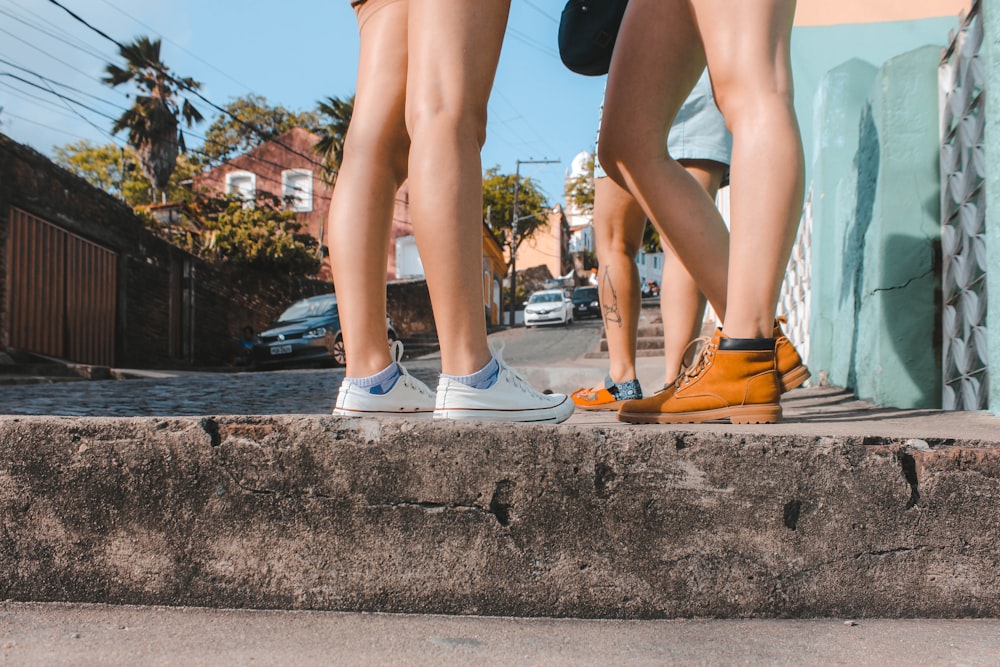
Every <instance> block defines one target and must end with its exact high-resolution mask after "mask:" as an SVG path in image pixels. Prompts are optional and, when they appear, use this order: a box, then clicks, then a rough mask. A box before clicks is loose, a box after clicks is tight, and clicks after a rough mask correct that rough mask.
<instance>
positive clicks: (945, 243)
mask: <svg viewBox="0 0 1000 667" xmlns="http://www.w3.org/2000/svg"><path fill="white" fill-rule="evenodd" d="M980 4H981V3H980V0H974V2H973V3H972V8H971V10H970V11H969V14H968V15H967V16H965V17H963V19H962V21H961V25H960V27H959V30H958V32H957V33H956V34H954V35H953V36H952V39H951V40H950V42H951V43H950V44H949V46H948V48H947V49H946V50H945V51H944V55H943V57H942V60H941V65H940V67H939V69H938V81H939V84H940V90H941V104H940V114H941V218H942V227H941V249H942V258H943V281H944V285H943V305H944V308H943V315H942V317H943V322H942V332H943V336H942V338H943V340H942V364H941V365H942V372H943V375H944V377H943V380H944V389H943V394H944V395H943V396H942V406H943V407H944V408H945V409H946V410H984V409H986V407H987V404H988V400H989V396H988V390H989V382H988V373H989V370H988V364H987V357H988V348H987V340H988V339H987V335H986V303H987V295H986V263H987V258H986V234H985V223H986V198H985V191H984V187H983V179H984V176H985V173H986V171H985V170H986V159H985V158H986V155H985V151H984V148H983V127H984V125H985V120H986V118H985V113H984V108H983V105H984V102H985V99H986V94H985V91H984V85H983V84H984V78H985V77H984V60H983V58H982V57H981V56H980V46H981V44H982V42H983V22H982V14H981V11H980Z"/></svg>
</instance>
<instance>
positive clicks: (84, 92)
mask: <svg viewBox="0 0 1000 667" xmlns="http://www.w3.org/2000/svg"><path fill="white" fill-rule="evenodd" d="M0 63H4V64H6V65H10V66H11V67H16V68H17V69H19V70H21V71H22V72H27V73H28V74H31V75H32V76H36V77H38V78H39V79H41V80H42V81H45V82H47V83H51V84H54V85H56V86H59V87H60V88H65V89H67V90H72V91H73V92H75V93H80V94H81V95H86V96H87V97H90V98H93V99H95V100H97V101H98V102H103V103H104V104H107V105H108V106H113V107H115V108H116V109H118V110H119V111H126V109H125V108H124V107H120V106H118V105H117V104H116V103H114V102H109V101H108V100H106V99H104V98H103V97H99V96H97V95H94V94H92V93H88V92H87V91H85V90H80V89H79V88H74V87H73V86H70V85H68V84H65V83H60V82H59V81H56V80H55V79H50V78H49V77H47V76H45V75H43V74H39V73H38V72H36V71H34V70H32V69H29V68H27V67H24V66H23V65H18V64H17V63H15V62H12V61H10V60H7V59H6V58H2V57H0Z"/></svg>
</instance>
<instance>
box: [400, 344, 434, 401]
mask: <svg viewBox="0 0 1000 667" xmlns="http://www.w3.org/2000/svg"><path fill="white" fill-rule="evenodd" d="M389 354H390V355H391V356H392V359H393V361H395V362H396V367H397V368H399V380H397V382H402V383H403V384H405V385H406V386H407V387H409V388H410V389H415V390H417V391H418V392H420V393H421V394H423V395H424V396H426V397H427V398H434V392H432V391H431V390H430V388H429V387H428V386H427V385H425V384H424V383H423V382H420V381H419V380H417V379H416V378H415V377H413V376H412V375H410V372H409V371H408V370H406V366H404V365H403V364H401V363H400V362H401V361H402V359H403V343H402V341H399V340H394V341H392V344H391V345H390V346H389Z"/></svg>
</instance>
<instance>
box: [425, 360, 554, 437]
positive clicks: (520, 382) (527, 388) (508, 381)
mask: <svg viewBox="0 0 1000 667" xmlns="http://www.w3.org/2000/svg"><path fill="white" fill-rule="evenodd" d="M490 349H491V351H492V352H493V358H494V359H496V360H497V363H498V364H500V374H499V375H497V381H496V383H495V384H494V385H493V386H492V387H490V388H489V389H475V388H473V387H470V386H468V385H464V384H462V383H461V382H456V381H455V380H452V379H450V378H446V377H444V376H442V377H441V380H440V381H439V382H438V389H437V403H436V406H435V408H434V419H476V420H482V421H503V422H542V423H549V424H558V423H560V422H564V421H566V420H567V419H569V416H570V415H571V414H573V401H571V400H570V399H569V397H567V396H564V395H562V394H543V393H541V392H539V391H535V389H534V388H533V387H532V386H531V385H530V384H528V381H527V380H525V379H524V378H523V377H521V376H520V375H519V374H518V373H517V371H515V370H514V369H513V368H511V367H510V366H508V365H507V364H505V363H504V361H503V357H502V356H501V355H502V352H503V341H498V342H497V343H496V344H495V345H494V344H493V342H492V341H491V344H490Z"/></svg>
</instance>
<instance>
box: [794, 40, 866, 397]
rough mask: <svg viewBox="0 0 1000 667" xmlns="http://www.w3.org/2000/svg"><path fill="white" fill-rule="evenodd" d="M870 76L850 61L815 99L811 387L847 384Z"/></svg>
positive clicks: (830, 76)
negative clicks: (854, 235) (814, 380)
mask: <svg viewBox="0 0 1000 667" xmlns="http://www.w3.org/2000/svg"><path fill="white" fill-rule="evenodd" d="M877 72H878V70H877V68H876V67H875V66H873V65H871V64H870V63H866V62H864V61H861V60H851V61H849V62H846V63H844V64H843V65H841V66H840V67H837V68H835V69H833V70H831V71H830V72H828V73H827V75H826V76H825V77H824V79H823V81H821V82H820V85H819V90H818V91H817V94H816V109H815V117H814V126H815V127H816V128H817V130H816V136H815V143H816V156H815V161H814V163H813V172H812V176H813V183H812V188H813V190H812V212H813V246H812V249H813V257H812V266H813V272H812V319H811V322H810V327H809V328H810V350H811V352H810V358H809V360H808V363H809V365H810V367H811V368H812V369H813V372H814V374H816V375H817V376H818V379H820V380H822V379H824V378H825V379H826V380H827V381H829V382H830V383H832V384H835V385H837V386H840V387H846V386H848V384H849V375H850V360H851V355H850V354H843V350H847V349H849V348H850V346H851V344H852V341H853V338H854V333H853V332H854V328H855V320H856V310H857V309H856V307H855V298H854V289H853V288H852V287H851V285H852V281H851V280H850V277H851V276H853V275H855V273H856V272H857V267H858V265H859V264H860V260H861V254H860V252H859V248H860V245H861V244H860V241H861V240H862V239H858V243H855V244H853V246H858V247H852V244H850V243H846V242H845V240H847V239H848V235H847V232H848V229H850V228H851V225H852V222H853V220H854V219H855V218H856V217H857V201H858V195H857V191H858V188H859V184H858V179H857V168H856V166H855V159H856V158H857V156H858V135H859V128H860V123H859V119H860V118H861V116H862V111H863V110H864V109H865V107H866V106H867V105H868V92H869V91H870V90H871V87H872V82H873V81H874V80H875V75H876V73H877ZM861 187H862V188H864V187H866V186H861Z"/></svg>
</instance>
